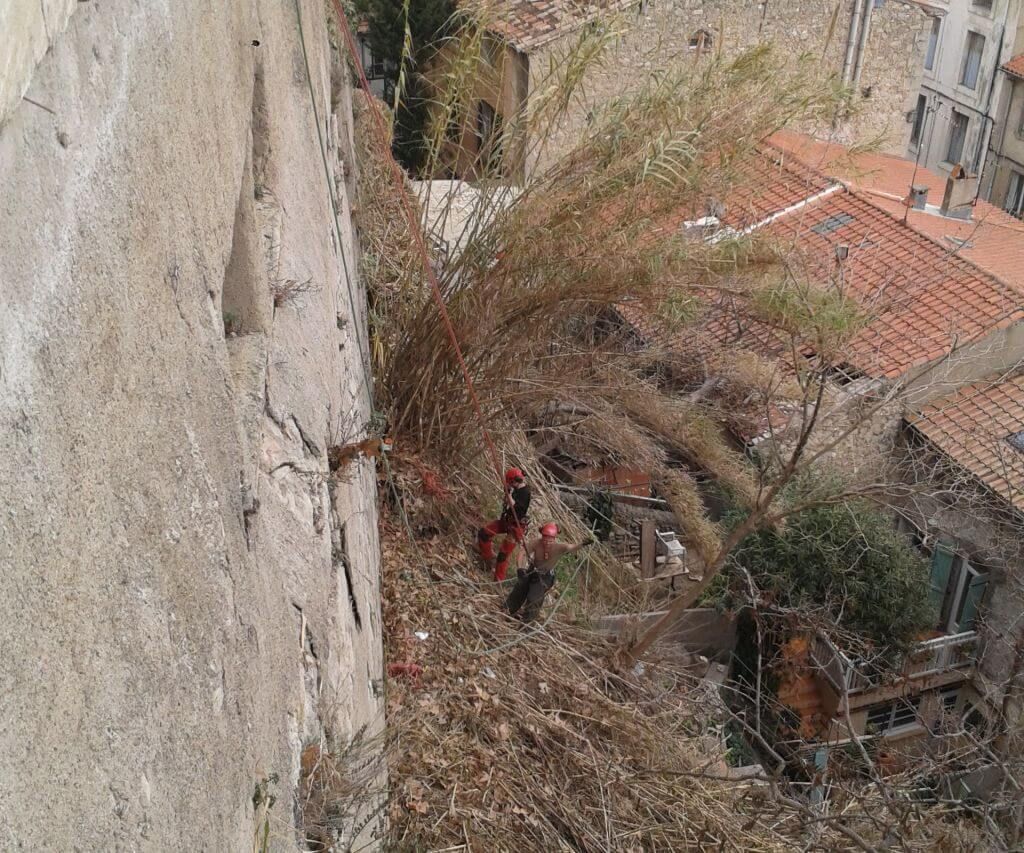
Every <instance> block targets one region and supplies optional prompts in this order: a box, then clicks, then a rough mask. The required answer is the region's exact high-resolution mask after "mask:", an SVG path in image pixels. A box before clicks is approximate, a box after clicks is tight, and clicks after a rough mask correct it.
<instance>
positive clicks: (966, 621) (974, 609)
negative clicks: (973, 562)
mask: <svg viewBox="0 0 1024 853" xmlns="http://www.w3.org/2000/svg"><path fill="white" fill-rule="evenodd" d="M987 586H988V575H975V576H974V577H972V578H971V582H970V584H968V586H967V591H966V593H965V597H964V610H963V614H962V615H961V617H960V626H959V627H960V630H961V631H971V630H973V629H974V620H975V618H976V617H977V615H978V608H979V607H980V606H981V600H982V598H983V597H984V595H985V587H987Z"/></svg>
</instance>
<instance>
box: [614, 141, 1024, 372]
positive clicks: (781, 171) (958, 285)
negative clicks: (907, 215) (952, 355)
mask: <svg viewBox="0 0 1024 853" xmlns="http://www.w3.org/2000/svg"><path fill="white" fill-rule="evenodd" d="M756 161H760V162H756ZM745 168H746V169H747V171H749V172H750V174H749V175H743V176H742V178H743V180H742V182H741V183H738V184H737V190H736V193H735V195H737V196H739V197H743V196H744V192H743V189H741V186H742V187H743V188H749V187H750V186H753V187H755V189H753V190H749V189H746V196H749V197H743V198H742V201H741V202H740V203H739V204H738V203H737V201H736V200H735V199H733V198H728V199H727V203H726V211H725V214H724V221H725V223H726V224H728V225H731V226H732V227H734V228H737V227H741V228H755V227H756V228H757V229H758V230H760V231H761V232H762V233H764V234H766V235H767V236H769V237H772V238H774V239H775V240H777V241H779V242H780V243H782V244H783V245H784V246H786V245H789V246H790V247H791V248H792V250H793V251H792V252H790V253H788V254H790V256H791V258H790V265H791V267H792V268H794V269H795V270H796V271H797V272H799V273H802V274H803V277H804V278H805V279H806V280H807V281H809V282H812V283H814V284H815V285H818V286H842V287H843V288H845V292H846V293H847V294H848V295H849V296H851V297H852V298H853V299H855V300H856V302H857V303H858V304H859V305H860V306H861V307H862V309H863V310H864V312H865V314H866V315H868V317H869V322H868V323H867V325H866V326H865V327H864V328H863V329H861V330H860V331H859V332H858V333H857V334H856V335H855V336H854V337H853V338H852V340H850V341H849V343H848V345H847V347H846V349H845V352H844V358H845V362H846V364H845V366H846V367H849V368H852V369H853V370H854V371H856V372H860V373H862V374H865V375H867V376H871V377H886V378H896V377H899V376H903V375H904V374H906V373H907V372H908V371H910V370H912V369H913V368H915V367H921V366H924V365H927V364H929V363H931V362H933V361H935V360H936V359H938V358H940V357H941V356H943V355H944V354H946V353H948V352H949V351H950V350H951V349H952V348H953V347H954V346H956V345H963V344H965V343H968V342H970V341H974V340H978V339H979V338H981V337H983V336H984V335H986V334H987V333H989V332H990V331H993V330H996V329H999V328H1002V327H1005V326H1008V325H1011V324H1013V323H1016V322H1020V321H1022V320H1024V307H1022V304H1021V303H1022V302H1024V299H1022V297H1021V295H1020V294H1019V293H1018V292H1017V291H1015V290H1014V289H1013V288H1011V287H1009V286H1008V285H1007V284H1005V283H1004V282H1003V281H1001V280H1000V279H998V278H996V277H995V276H993V275H990V274H988V273H986V272H985V271H984V270H982V269H980V268H979V267H978V266H976V265H975V264H972V263H970V262H969V261H967V260H965V259H964V258H963V257H961V256H959V255H958V254H955V253H953V251H952V250H951V249H950V248H948V247H945V246H944V245H942V244H941V243H939V242H937V241H935V240H934V239H930V238H929V237H928V236H926V235H925V234H923V233H921V232H920V231H918V230H917V229H915V228H914V227H912V226H910V225H908V224H904V223H903V222H902V221H901V220H900V219H899V218H897V217H896V216H894V215H893V214H892V213H890V212H889V211H888V210H886V209H885V208H884V207H882V206H881V205H879V204H878V200H877V198H876V197H875V196H873V195H868V194H867V193H863V192H858V191H854V190H851V189H848V188H846V187H844V186H843V185H841V184H833V183H831V182H830V181H829V179H827V178H825V177H823V176H822V175H821V174H820V173H819V172H817V171H815V170H814V169H813V168H811V167H810V166H808V165H807V164H806V163H803V162H802V161H800V160H796V161H794V159H793V158H792V157H789V158H786V157H785V156H784V155H783V152H781V151H779V150H778V149H776V148H774V147H772V146H766V150H765V151H764V152H763V155H762V156H760V157H754V158H752V162H751V164H750V165H749V166H748V167H745ZM751 178H753V181H752V182H751ZM682 218H683V219H685V218H686V217H682ZM669 224H671V225H673V227H676V228H678V225H679V223H669ZM667 230H671V228H666V227H665V226H661V227H659V229H658V231H659V232H660V233H666V231H667ZM839 246H845V247H846V251H847V252H848V257H847V258H846V260H845V261H844V262H843V265H842V276H841V281H840V269H839V265H838V262H837V260H836V251H837V247H839ZM635 310H636V309H634V310H633V312H632V313H635ZM626 319H627V320H630V321H631V322H633V325H634V326H636V327H638V328H641V327H640V326H639V324H638V323H637V322H636V321H635V319H634V318H633V317H627V318H626ZM700 327H701V332H702V334H706V335H711V336H712V337H713V338H714V339H715V340H717V341H719V342H720V343H725V344H730V345H739V346H742V347H744V348H748V349H751V350H753V351H756V352H758V353H760V354H762V355H765V356H771V355H772V354H776V355H788V353H787V352H786V348H787V344H786V342H785V341H784V340H783V338H782V337H781V336H780V335H778V334H777V333H776V332H775V330H773V329H772V328H770V327H769V326H768V325H767V324H765V323H762V322H759V321H757V320H755V319H753V318H752V317H750V315H749V313H747V312H745V311H744V308H743V306H742V304H741V305H738V306H737V305H733V304H732V303H731V302H730V297H727V296H722V295H718V296H716V297H715V301H714V305H713V306H712V307H711V308H710V310H709V311H708V313H707V315H706V316H705V317H704V318H703V322H702V323H701V324H700Z"/></svg>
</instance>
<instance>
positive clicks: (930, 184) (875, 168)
mask: <svg viewBox="0 0 1024 853" xmlns="http://www.w3.org/2000/svg"><path fill="white" fill-rule="evenodd" d="M1022 57H1024V54H1022ZM772 143H773V144H775V145H776V146H778V147H779V148H781V149H783V150H784V151H786V152H787V153H788V154H790V160H791V162H792V160H794V159H795V160H796V161H797V162H801V163H804V164H806V165H808V166H810V167H812V168H814V169H817V170H820V171H821V172H824V173H825V174H828V175H831V176H834V177H835V178H837V179H839V180H842V181H843V182H844V183H846V184H847V185H848V186H850V187H852V188H854V189H856V190H859V191H860V192H862V193H865V194H867V195H869V196H870V197H871V202H872V204H875V205H877V206H878V207H881V208H883V209H885V210H887V211H888V212H889V213H891V214H892V215H894V216H896V217H897V218H899V219H902V218H903V217H904V215H906V221H907V224H908V225H910V226H911V227H912V228H914V229H916V230H917V231H920V232H921V233H922V234H925V235H927V236H928V237H930V238H931V239H933V240H935V241H937V242H938V243H939V244H940V245H941V246H942V247H943V248H944V249H946V250H947V251H950V252H952V251H956V252H957V254H958V255H960V256H961V257H964V258H966V259H967V260H969V261H971V262H972V263H974V264H975V265H976V266H979V267H981V268H982V269H983V270H985V271H986V272H989V273H991V274H992V275H994V276H998V277H999V278H1001V279H1002V280H1003V281H1005V282H1006V283H1007V284H1009V285H1011V286H1013V287H1015V288H1016V289H1017V290H1019V291H1021V292H1024V222H1021V221H1020V220H1019V219H1015V218H1014V217H1012V216H1010V214H1008V213H1006V211H1004V210H1001V209H1000V208H998V207H996V206H995V205H992V204H989V203H988V202H987V201H983V200H981V199H979V200H978V201H977V202H976V204H975V206H974V214H973V217H972V219H971V220H970V221H964V220H959V219H952V218H950V217H948V216H941V215H939V214H938V213H937V212H935V211H934V206H938V205H941V203H942V197H943V194H944V193H945V190H946V179H945V178H944V177H942V176H941V175H938V174H936V173H935V172H932V171H931V170H929V169H926V168H924V167H923V166H917V167H915V165H914V163H913V161H911V160H904V159H902V158H900V157H894V156H891V155H888V154H872V153H852V154H851V153H850V151H849V150H848V149H847V148H845V147H844V146H842V145H837V144H834V143H828V142H821V141H819V140H816V139H812V138H811V137H809V136H805V135H803V134H798V133H791V132H788V131H783V132H781V133H777V134H775V135H774V136H773V137H772ZM911 184H915V185H917V186H925V187H927V188H928V202H929V205H930V206H933V211H932V212H927V211H923V210H914V209H910V210H907V207H906V205H905V204H904V199H905V198H906V197H907V195H908V193H909V191H910V186H911Z"/></svg>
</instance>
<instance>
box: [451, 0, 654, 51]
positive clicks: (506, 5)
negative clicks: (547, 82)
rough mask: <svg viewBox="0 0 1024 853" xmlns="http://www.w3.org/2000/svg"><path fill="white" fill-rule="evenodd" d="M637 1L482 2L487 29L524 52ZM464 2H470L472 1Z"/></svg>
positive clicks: (505, 0) (542, 0)
mask: <svg viewBox="0 0 1024 853" xmlns="http://www.w3.org/2000/svg"><path fill="white" fill-rule="evenodd" d="M637 2H638V0H491V2H486V0H484V2H481V3H480V5H481V6H482V7H483V8H484V9H485V20H488V21H491V20H492V19H493V21H494V23H489V24H488V29H490V30H491V31H492V32H495V33H497V34H498V35H500V36H502V37H503V38H505V39H506V40H507V41H508V42H509V44H511V45H512V46H513V47H515V48H516V49H517V50H521V51H523V52H524V53H530V52H531V51H534V50H536V49H537V48H539V47H543V46H544V45H545V44H547V43H548V42H549V41H552V40H554V39H556V38H558V37H560V36H563V35H565V34H567V33H570V32H572V31H573V30H575V29H577V28H579V27H581V26H583V24H585V23H587V22H588V21H591V20H593V19H595V18H597V17H599V16H601V15H604V14H614V13H616V12H621V11H623V10H625V9H628V8H629V7H631V6H633V5H635V4H636V3H637ZM464 5H467V6H469V5H471V3H470V2H467V3H465V4H464Z"/></svg>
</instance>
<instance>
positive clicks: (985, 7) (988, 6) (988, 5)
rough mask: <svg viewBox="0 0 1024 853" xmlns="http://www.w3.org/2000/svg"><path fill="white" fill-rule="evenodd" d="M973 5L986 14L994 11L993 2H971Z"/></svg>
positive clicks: (990, 0)
mask: <svg viewBox="0 0 1024 853" xmlns="http://www.w3.org/2000/svg"><path fill="white" fill-rule="evenodd" d="M971 5H972V6H976V7H977V8H978V9H981V10H982V11H985V12H991V11H992V0H971Z"/></svg>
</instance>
